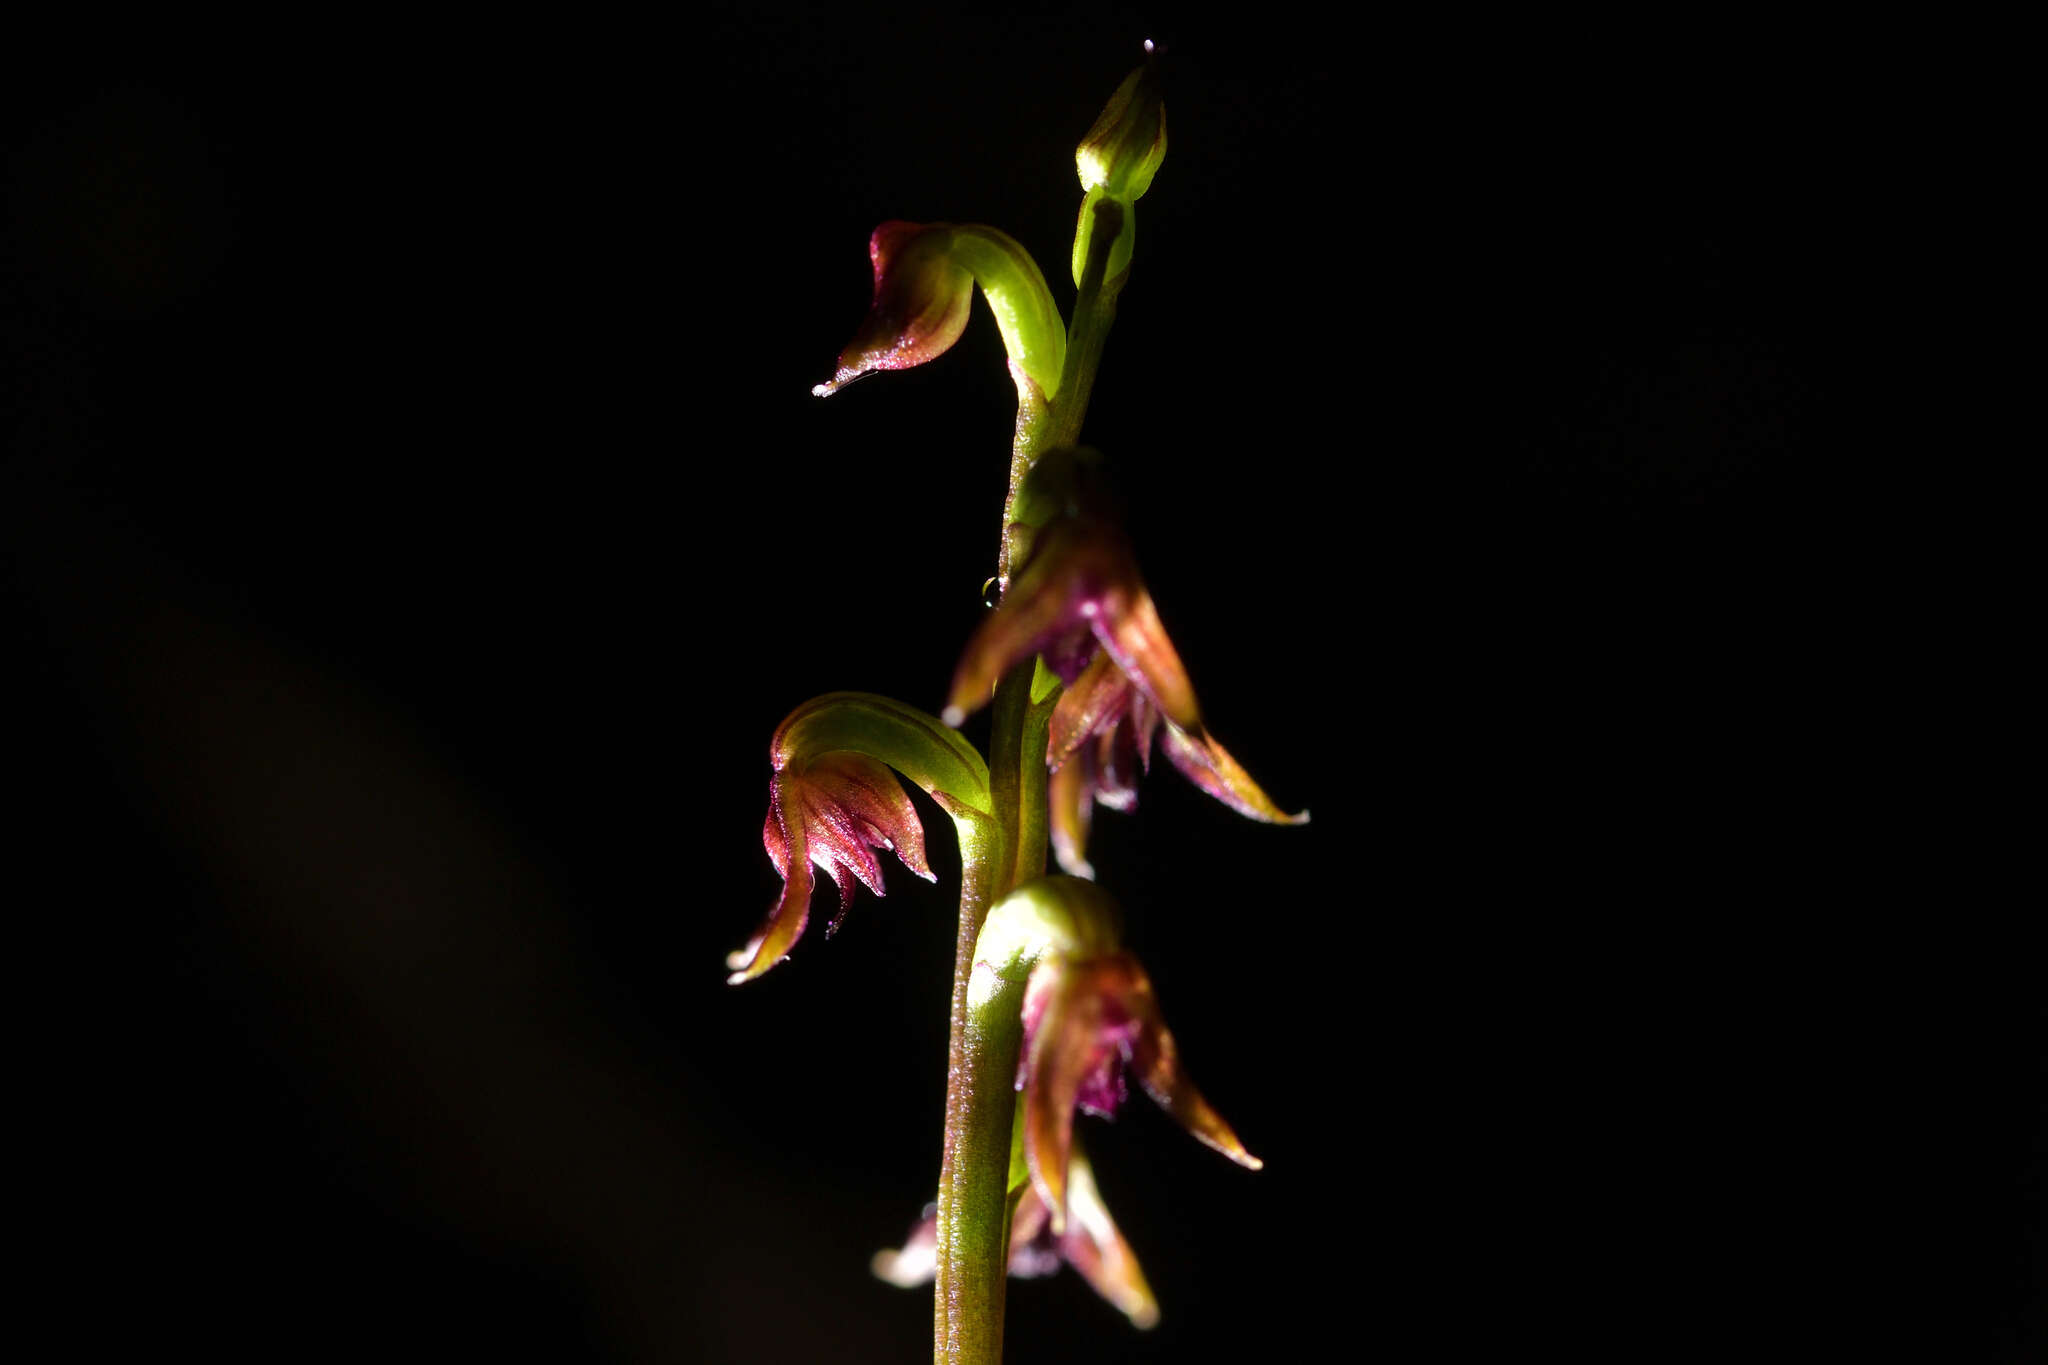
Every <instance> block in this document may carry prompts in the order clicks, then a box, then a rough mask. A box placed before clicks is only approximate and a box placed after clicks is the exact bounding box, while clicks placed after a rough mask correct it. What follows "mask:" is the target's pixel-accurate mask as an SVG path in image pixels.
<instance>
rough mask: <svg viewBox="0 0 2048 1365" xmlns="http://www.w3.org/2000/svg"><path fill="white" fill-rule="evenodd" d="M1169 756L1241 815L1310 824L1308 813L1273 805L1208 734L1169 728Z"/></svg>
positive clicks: (1218, 798) (1271, 821) (1167, 732)
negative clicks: (1294, 812)
mask: <svg viewBox="0 0 2048 1365" xmlns="http://www.w3.org/2000/svg"><path fill="white" fill-rule="evenodd" d="M1166 756H1167V757H1168V758H1170V759H1172V760H1173V766H1174V767H1176V768H1178V769H1180V770H1181V772H1182V773H1183V774H1185V775H1186V776H1187V779H1188V780H1189V781H1190V782H1192V783H1194V784H1195V785H1196V786H1198V787H1200V788H1201V789H1202V790H1203V791H1205V792H1207V793H1209V795H1211V796H1213V797H1215V798H1216V799H1217V800H1218V801H1221V802H1222V803H1223V804H1224V805H1226V806H1228V807H1230V808H1231V809H1232V810H1234V811H1236V812H1237V813H1238V814H1239V815H1248V816H1250V817H1251V818H1252V819H1254V820H1263V821H1265V822H1266V823H1268V824H1273V825H1305V824H1307V823H1308V812H1307V811H1301V812H1299V813H1298V814H1294V815H1289V814H1288V813H1287V812H1286V811H1284V810H1282V809H1280V807H1279V806H1277V805H1275V804H1274V803H1273V798H1272V797H1270V796H1268V795H1266V793H1265V791H1264V790H1263V789H1262V788H1261V787H1260V786H1259V784H1258V783H1256V782H1254V781H1252V778H1251V774H1250V773H1248V772H1246V771H1245V770H1244V769H1243V768H1242V767H1240V766H1238V762H1237V760H1236V759H1234V758H1232V757H1231V756H1230V753H1229V751H1228V750H1227V749H1225V748H1224V747H1223V746H1222V745H1221V744H1218V743H1217V742H1216V741H1215V740H1213V739H1211V738H1209V736H1208V735H1207V734H1206V733H1203V732H1200V731H1197V732H1195V733H1192V734H1190V733H1188V732H1186V731H1183V730H1181V729H1178V728H1177V727H1175V726H1172V725H1169V726H1167V727H1166Z"/></svg>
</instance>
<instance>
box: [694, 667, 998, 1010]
mask: <svg viewBox="0 0 2048 1365" xmlns="http://www.w3.org/2000/svg"><path fill="white" fill-rule="evenodd" d="M768 752H769V763H770V766H771V767H772V768H773V769H774V775H773V776H772V777H771V778H770V779H769V783H768V819H767V823H766V825H765V826H764V827H763V829H762V831H761V842H762V844H763V846H764V847H765V848H766V849H767V851H768V859H769V861H770V862H771V863H773V864H774V866H775V870H776V872H777V873H779V874H780V875H781V877H782V878H783V884H782V893H781V894H780V895H779V896H777V897H776V900H775V904H774V905H773V906H771V907H770V908H769V911H768V914H767V917H766V918H765V919H764V920H763V921H762V923H761V927H760V928H759V929H758V930H756V931H755V933H754V936H753V937H752V938H751V939H749V940H748V942H747V944H746V946H744V947H742V948H740V949H739V950H738V951H736V952H733V953H731V954H729V955H728V956H727V958H726V966H727V968H728V969H729V970H730V971H731V973H732V974H731V976H729V977H728V978H727V980H728V981H730V982H731V983H732V984H734V985H737V984H739V983H740V982H742V981H750V980H752V979H753V978H755V977H757V976H759V975H761V974H762V973H763V972H765V971H767V970H768V969H769V968H770V967H772V966H774V965H775V964H776V963H777V962H780V961H781V960H782V959H783V957H784V956H785V955H786V954H787V953H788V951H789V949H790V948H791V946H792V945H794V944H795V943H796V941H797V939H798V938H800V937H801V936H802V935H803V931H804V928H805V926H806V924H808V923H809V920H810V912H811V892H812V890H813V888H814V886H815V881H816V878H815V874H814V872H813V871H812V869H813V868H814V867H816V868H822V869H824V870H825V872H826V873H827V874H829V875H830V876H831V878H832V880H833V881H834V883H835V884H836V885H837V886H838V888H839V913H838V914H837V915H835V916H834V917H833V920H832V924H831V926H830V929H837V928H838V926H839V922H840V920H841V919H843V918H844V917H845V914H846V908H847V906H848V905H849V904H850V903H851V901H852V898H853V887H854V884H855V883H856V882H858V883H859V884H860V885H862V886H865V887H867V888H868V890H870V891H872V892H873V893H874V894H875V895H877V896H880V895H882V894H883V883H882V867H881V862H880V860H879V859H877V858H876V857H875V852H874V851H875V850H878V849H879V850H886V851H889V852H893V853H895V854H896V856H897V857H898V858H899V859H900V860H901V861H902V862H903V865H904V866H905V867H907V868H909V869H910V871H911V872H913V873H915V874H916V875H917V876H920V877H922V878H924V879H925V880H926V881H931V880H933V877H932V871H931V868H930V866H929V865H928V864H927V862H926V860H925V851H924V827H923V824H922V822H921V821H920V820H919V819H918V814H917V808H916V807H915V806H913V805H912V804H911V802H910V797H909V796H908V795H907V794H906V793H905V792H904V790H903V788H902V787H901V786H899V785H898V784H897V781H896V778H895V777H894V776H892V775H891V773H890V771H889V770H890V769H891V768H894V769H895V770H896V771H897V772H900V773H902V774H903V776H905V777H906V778H908V779H910V780H911V781H912V782H914V783H916V784H917V785H918V786H920V787H922V788H923V789H924V790H925V791H926V792H928V793H930V794H931V796H932V797H933V799H935V800H937V801H938V802H939V803H940V805H941V806H943V807H944V808H945V809H946V810H947V812H948V813H949V814H952V815H953V816H954V817H955V819H956V820H979V819H982V818H985V817H986V816H987V814H988V812H989V811H990V810H991V809H992V802H991V800H990V797H989V790H988V767H987V765H986V764H985V763H983V762H982V758H981V755H980V754H978V753H976V752H975V750H974V746H973V745H971V744H968V743H967V742H966V741H965V740H964V739H962V738H961V737H960V735H959V734H958V733H957V732H955V731H953V730H950V729H948V728H947V727H945V726H943V725H941V724H939V722H938V721H937V720H935V719H934V718H932V717H931V716H929V715H926V714H925V713H924V712H922V711H919V710H917V709H916V708H914V707H909V706H904V705H903V704H901V703H900V702H895V701H891V700H890V699H889V698H887V697H877V696H873V695H870V694H868V693H862V692H834V693H830V694H828V695H826V696H823V697H818V698H815V699H813V700H811V701H808V702H805V703H804V704H803V705H802V706H799V707H798V708H797V709H796V710H795V711H792V712H791V713H790V714H789V716H788V717H787V718H785V719H784V720H783V722H782V724H781V725H780V726H779V727H777V729H776V731H775V737H774V739H773V740H772V741H771V742H770V743H769V749H768ZM830 929H828V932H830Z"/></svg>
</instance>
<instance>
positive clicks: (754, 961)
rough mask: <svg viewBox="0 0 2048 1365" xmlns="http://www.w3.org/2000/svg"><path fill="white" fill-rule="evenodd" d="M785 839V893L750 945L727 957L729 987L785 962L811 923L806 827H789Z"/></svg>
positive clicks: (809, 868) (809, 862) (809, 867)
mask: <svg viewBox="0 0 2048 1365" xmlns="http://www.w3.org/2000/svg"><path fill="white" fill-rule="evenodd" d="M783 838H784V840H785V844H784V847H785V848H786V850H787V853H788V864H789V866H788V873H787V876H786V879H785V880H784V881H783V883H782V894H781V895H780V896H777V897H776V898H775V904H774V905H773V906H772V907H770V909H769V911H768V917H767V919H765V920H763V921H762V923H761V927H760V928H759V929H757V930H755V932H754V936H753V938H751V939H749V940H748V941H747V946H746V947H744V948H741V949H739V950H738V951H737V952H734V953H730V954H728V955H727V956H726V959H725V965H726V968H727V970H729V971H730V972H731V973H732V975H730V976H728V977H726V983H727V984H728V985H733V986H737V985H739V984H740V983H741V982H742V981H752V980H753V979H754V978H755V977H757V976H759V975H761V973H763V972H765V971H767V970H768V969H769V968H770V967H773V966H774V965H775V964H776V963H778V962H780V961H782V959H783V956H784V955H785V954H787V953H788V952H789V949H790V945H791V944H793V943H795V942H796V941H797V939H798V938H800V937H802V935H803V932H804V925H805V924H807V923H809V921H810V918H811V859H810V856H809V850H808V849H807V848H806V847H805V844H804V835H803V829H802V827H801V826H798V827H796V828H793V829H792V828H788V827H785V828H784V830H783ZM772 851H773V850H771V852H772Z"/></svg>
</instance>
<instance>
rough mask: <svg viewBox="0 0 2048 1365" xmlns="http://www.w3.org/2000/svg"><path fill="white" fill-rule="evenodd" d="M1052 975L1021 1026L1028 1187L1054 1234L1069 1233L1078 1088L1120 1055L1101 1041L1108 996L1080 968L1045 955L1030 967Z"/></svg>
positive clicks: (1107, 1042) (1079, 1095) (1087, 973)
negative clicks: (1069, 1167) (1047, 1212)
mask: <svg viewBox="0 0 2048 1365" xmlns="http://www.w3.org/2000/svg"><path fill="white" fill-rule="evenodd" d="M1041 973H1043V974H1048V975H1049V976H1051V977H1052V978H1053V980H1052V984H1051V986H1050V988H1049V989H1047V990H1046V991H1045V992H1044V998H1043V1005H1042V1007H1041V1009H1040V1010H1039V1012H1038V1015H1037V1018H1036V1019H1031V1018H1029V1017H1028V1016H1027V1019H1026V1023H1025V1078H1026V1079H1025V1085H1024V1096H1023V1101H1022V1102H1023V1105H1024V1164H1025V1168H1026V1169H1027V1170H1029V1171H1030V1173H1031V1185H1032V1188H1033V1189H1035V1190H1036V1191H1037V1192H1038V1197H1039V1198H1040V1199H1042V1200H1043V1201H1045V1206H1046V1208H1048V1209H1050V1210H1051V1211H1052V1225H1053V1230H1054V1231H1055V1232H1063V1231H1065V1229H1066V1209H1067V1204H1066V1191H1067V1165H1068V1158H1069V1154H1070V1151H1071V1148H1072V1146H1073V1141H1074V1109H1075V1107H1076V1106H1077V1105H1078V1104H1079V1102H1080V1097H1081V1089H1082V1087H1083V1086H1084V1085H1086V1084H1088V1083H1089V1081H1090V1078H1091V1077H1093V1076H1094V1075H1095V1074H1096V1073H1098V1072H1100V1071H1101V1069H1102V1068H1103V1066H1104V1064H1105V1063H1111V1064H1114V1063H1117V1062H1120V1061H1121V1060H1122V1057H1121V1054H1120V1053H1117V1052H1115V1051H1114V1044H1113V1043H1112V1042H1111V1041H1110V1040H1109V1039H1108V1038H1106V1037H1105V1034H1104V1030H1103V1027H1102V1025H1103V1022H1104V1020H1103V1009H1104V1006H1105V1004H1106V1003H1107V1002H1106V1001H1105V998H1104V997H1103V995H1102V994H1101V992H1099V991H1097V990H1094V989H1091V983H1090V981H1089V980H1088V978H1089V977H1090V976H1091V975H1092V974H1091V973H1090V972H1088V971H1087V970H1086V969H1085V968H1082V967H1076V966H1075V965H1074V964H1071V963H1066V962H1063V961H1059V960H1057V959H1052V958H1048V959H1045V960H1044V961H1041V962H1040V963H1039V965H1038V966H1037V967H1035V968H1033V969H1032V976H1033V978H1034V981H1033V985H1036V984H1037V982H1036V978H1037V977H1038V976H1039V975H1040V974H1041Z"/></svg>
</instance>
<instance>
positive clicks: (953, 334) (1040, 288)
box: [811, 222, 1067, 401]
mask: <svg viewBox="0 0 2048 1365" xmlns="http://www.w3.org/2000/svg"><path fill="white" fill-rule="evenodd" d="M868 259H869V260H870V261H871V262H872V263H873V265H874V269H875V297H874V302H873V303H872V304H871V305H870V306H869V308H868V316H867V320H866V321H865V322H863V323H862V324H861V328H860V331H858V332H857V333H855V334H854V338H853V340H852V341H850V342H848V343H847V344H846V349H845V350H844V351H842V352H840V354H839V368H838V369H837V370H836V371H835V372H834V373H833V376H832V378H831V379H829V380H827V381H826V382H825V383H823V384H819V385H817V386H816V387H815V388H813V389H812V390H811V392H812V393H814V394H816V395H817V396H818V397H820V398H823V397H825V396H827V395H828V394H831V393H834V392H837V391H838V390H839V389H842V388H844V387H845V386H846V385H848V384H851V383H852V382H853V381H854V380H856V379H859V378H860V377H861V376H863V375H867V374H872V373H873V372H875V371H876V370H906V369H909V368H910V367H911V366H913V365H922V364H924V363H925V362H926V361H927V360H932V359H934V358H936V357H938V356H940V355H943V354H944V353H945V352H946V351H947V350H948V349H949V348H951V346H952V345H953V343H954V342H956V341H958V340H959V339H960V334H961V333H962V332H964V331H966V330H967V314H968V310H969V306H970V304H971V302H972V300H973V295H974V287H975V286H976V285H980V286H981V292H982V296H983V297H984V298H986V299H987V300H988V305H989V309H990V311H992V312H993V313H994V314H995V318H996V327H997V329H998V330H1000V331H1001V332H1002V334H1003V346H1004V348H1005V349H1006V350H1007V351H1008V352H1009V355H1010V376H1011V378H1012V379H1014V380H1015V381H1016V384H1017V392H1018V395H1019V397H1020V399H1023V400H1025V401H1043V400H1044V399H1048V398H1051V397H1052V396H1053V395H1054V394H1055V393H1056V392H1057V391H1058V389H1059V383H1060V366H1061V365H1062V364H1063V363H1064V362H1065V360H1066V354H1067V329H1066V324H1065V323H1064V322H1062V321H1061V320H1060V311H1059V308H1058V307H1057V306H1056V305H1055V304H1054V303H1053V300H1052V290H1051V289H1049V288H1048V287H1047V286H1046V283H1045V275H1044V272H1042V271H1040V270H1039V268H1038V263H1037V262H1036V261H1034V260H1032V259H1031V253H1030V252H1028V251H1026V250H1025V249H1024V248H1023V247H1022V246H1019V245H1018V244H1017V241H1016V239H1015V238H1013V237H1011V236H1010V235H1009V234H1008V233H1004V232H999V231H997V230H996V229H995V228H992V227H983V226H981V225H980V224H978V223H905V222H887V223H884V224H882V225H881V226H880V227H878V228H876V229H875V234H874V236H873V237H872V238H870V239H869V241H868Z"/></svg>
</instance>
